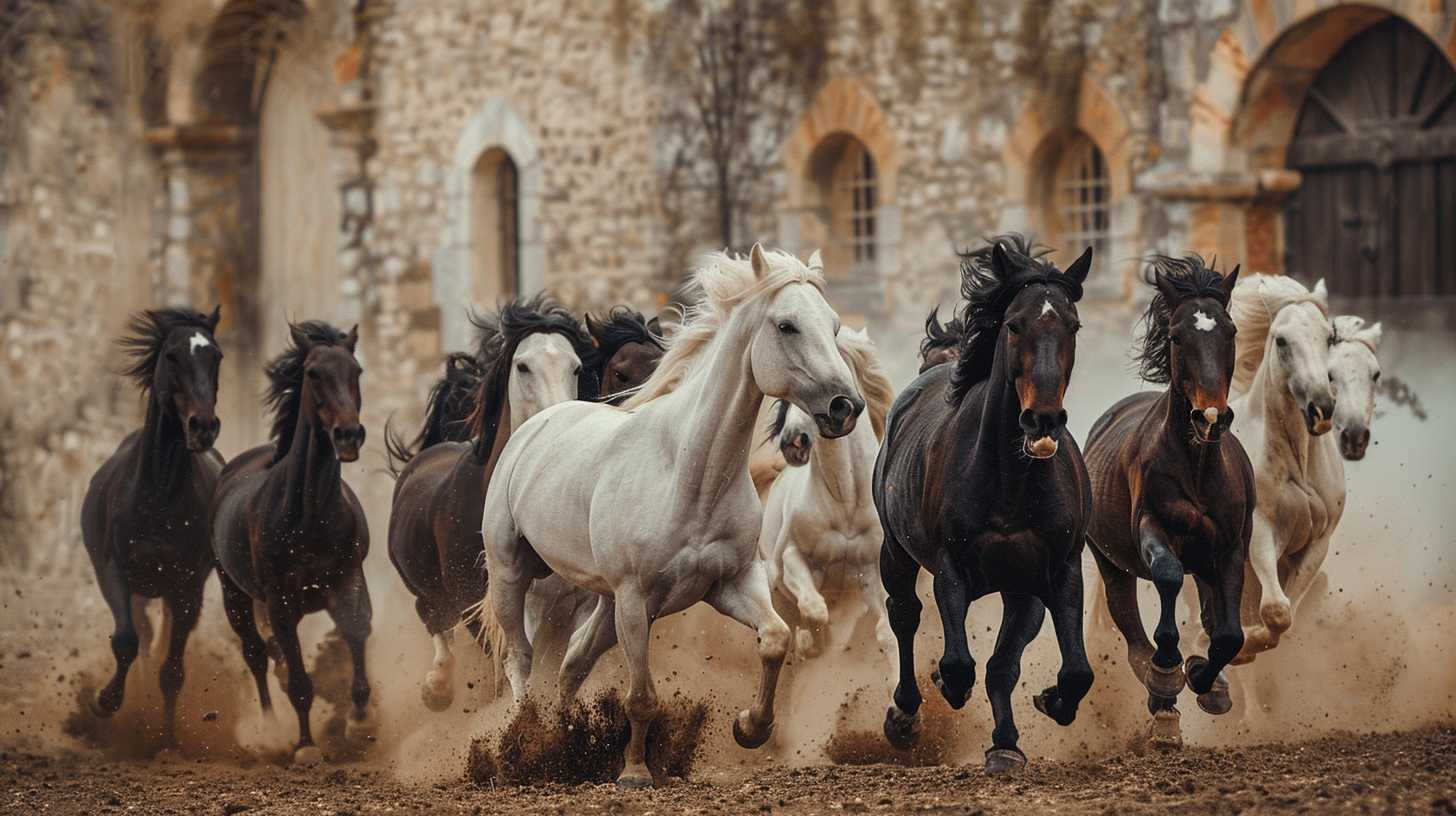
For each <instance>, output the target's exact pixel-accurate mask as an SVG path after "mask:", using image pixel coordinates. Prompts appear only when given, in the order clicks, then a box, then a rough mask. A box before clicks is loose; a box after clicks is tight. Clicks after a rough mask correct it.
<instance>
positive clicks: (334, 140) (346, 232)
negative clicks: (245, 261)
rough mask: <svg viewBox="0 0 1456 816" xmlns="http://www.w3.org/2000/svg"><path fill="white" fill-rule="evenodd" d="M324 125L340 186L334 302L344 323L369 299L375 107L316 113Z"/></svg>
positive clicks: (358, 316) (356, 318) (358, 318)
mask: <svg viewBox="0 0 1456 816" xmlns="http://www.w3.org/2000/svg"><path fill="white" fill-rule="evenodd" d="M317 116H318V118H319V120H320V121H321V122H323V123H324V125H325V126H327V127H328V129H329V141H330V145H331V147H332V157H331V160H332V162H333V170H334V179H335V183H336V184H337V185H338V189H339V201H340V207H339V213H340V217H339V233H338V236H337V239H338V245H337V246H338V249H337V251H338V257H339V301H340V304H341V306H342V314H343V316H344V319H345V321H346V322H355V323H357V322H362V321H363V319H364V315H365V314H366V312H367V311H368V309H369V307H371V306H373V305H375V303H373V302H370V298H371V297H377V293H375V292H374V290H373V287H372V284H373V283H374V280H373V266H374V265H373V263H372V262H371V257H370V252H369V238H370V228H371V227H372V225H373V223H374V182H373V180H372V179H370V177H369V172H368V162H369V158H370V157H371V156H373V155H374V150H375V147H376V145H375V141H374V107H373V106H372V105H368V104H359V105H354V106H350V107H340V108H329V109H327V110H322V111H319V112H318V113H317Z"/></svg>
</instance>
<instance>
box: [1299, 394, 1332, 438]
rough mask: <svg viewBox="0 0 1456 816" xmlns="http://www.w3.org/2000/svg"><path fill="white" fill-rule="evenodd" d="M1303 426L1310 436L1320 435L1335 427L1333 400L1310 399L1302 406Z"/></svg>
mask: <svg viewBox="0 0 1456 816" xmlns="http://www.w3.org/2000/svg"><path fill="white" fill-rule="evenodd" d="M1304 427H1305V429H1306V430H1308V431H1309V435H1310V436H1321V435H1323V434H1327V433H1329V432H1330V429H1331V428H1333V427H1335V401H1334V400H1321V401H1319V402H1315V401H1313V400H1312V401H1310V402H1309V403H1308V404H1307V405H1305V406H1304Z"/></svg>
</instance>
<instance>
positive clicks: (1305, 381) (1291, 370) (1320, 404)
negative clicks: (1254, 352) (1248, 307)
mask: <svg viewBox="0 0 1456 816" xmlns="http://www.w3.org/2000/svg"><path fill="white" fill-rule="evenodd" d="M1334 336H1335V334H1334V328H1333V327H1332V326H1331V325H1330V321H1329V318H1328V317H1326V313H1325V305H1324V282H1323V281H1321V282H1320V283H1319V284H1317V285H1316V286H1315V289H1314V296H1313V298H1311V299H1307V300H1301V301H1297V302H1293V303H1289V304H1287V305H1285V306H1283V307H1281V308H1280V309H1279V312H1278V313H1277V314H1276V315H1275V316H1274V320H1273V322H1272V323H1271V324H1270V325H1269V339H1268V340H1267V341H1266V342H1267V344H1268V345H1267V346H1266V347H1265V349H1264V356H1265V358H1266V359H1269V360H1270V362H1271V363H1273V368H1271V372H1272V373H1273V374H1274V375H1275V377H1276V382H1278V383H1282V386H1283V387H1284V388H1285V389H1287V390H1288V392H1289V395H1290V396H1291V397H1292V398H1293V399H1294V404H1295V405H1297V406H1299V410H1300V411H1301V412H1303V414H1304V424H1305V428H1306V430H1308V431H1309V433H1310V435H1311V436H1319V435H1321V434H1323V433H1327V432H1328V431H1329V430H1330V428H1332V427H1334V416H1335V397H1334V395H1333V394H1332V393H1331V389H1330V375H1329V370H1328V367H1329V350H1330V346H1331V345H1332V344H1333V343H1334Z"/></svg>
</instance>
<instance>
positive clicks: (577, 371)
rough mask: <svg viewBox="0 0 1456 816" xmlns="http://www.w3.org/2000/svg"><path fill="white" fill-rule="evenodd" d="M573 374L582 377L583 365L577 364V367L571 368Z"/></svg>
mask: <svg viewBox="0 0 1456 816" xmlns="http://www.w3.org/2000/svg"><path fill="white" fill-rule="evenodd" d="M571 376H573V377H580V376H581V366H577V367H576V368H573V369H572V370H571Z"/></svg>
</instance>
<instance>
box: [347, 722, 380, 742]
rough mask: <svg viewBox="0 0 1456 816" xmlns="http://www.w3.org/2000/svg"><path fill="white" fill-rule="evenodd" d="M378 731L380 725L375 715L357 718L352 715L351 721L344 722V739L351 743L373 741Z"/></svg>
mask: <svg viewBox="0 0 1456 816" xmlns="http://www.w3.org/2000/svg"><path fill="white" fill-rule="evenodd" d="M378 733H379V726H378V724H377V723H376V722H375V720H374V718H373V717H365V718H363V719H358V720H356V719H354V718H353V717H352V716H350V717H349V721H348V722H346V723H345V724H344V739H345V740H347V741H349V742H351V743H355V744H363V743H368V742H373V741H374V738H375V736H376V735H377V734H378Z"/></svg>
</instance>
